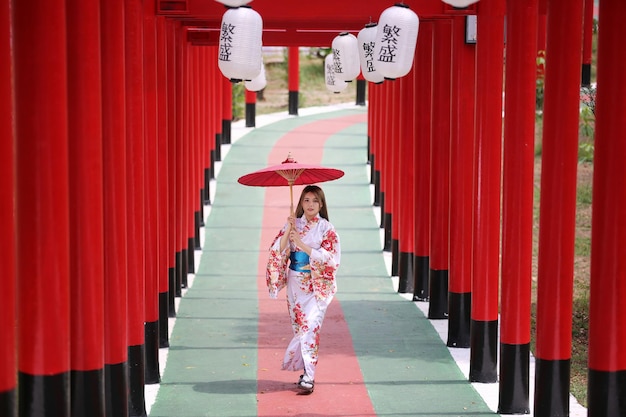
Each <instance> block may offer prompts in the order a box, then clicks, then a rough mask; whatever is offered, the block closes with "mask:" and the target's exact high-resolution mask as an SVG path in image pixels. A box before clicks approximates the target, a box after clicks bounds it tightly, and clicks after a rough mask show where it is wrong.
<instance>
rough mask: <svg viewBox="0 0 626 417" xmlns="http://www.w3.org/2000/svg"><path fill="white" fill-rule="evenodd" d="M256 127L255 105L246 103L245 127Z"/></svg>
mask: <svg viewBox="0 0 626 417" xmlns="http://www.w3.org/2000/svg"><path fill="white" fill-rule="evenodd" d="M255 126H256V103H246V127H255Z"/></svg>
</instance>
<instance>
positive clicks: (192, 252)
mask: <svg viewBox="0 0 626 417" xmlns="http://www.w3.org/2000/svg"><path fill="white" fill-rule="evenodd" d="M198 240H200V239H199V238H198ZM187 273H189V274H195V273H196V239H195V237H190V238H189V239H187Z"/></svg>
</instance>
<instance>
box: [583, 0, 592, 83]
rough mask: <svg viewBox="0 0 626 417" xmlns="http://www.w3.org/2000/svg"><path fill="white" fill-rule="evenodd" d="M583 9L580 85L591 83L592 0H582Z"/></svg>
mask: <svg viewBox="0 0 626 417" xmlns="http://www.w3.org/2000/svg"><path fill="white" fill-rule="evenodd" d="M584 1H585V9H584V15H583V65H582V74H581V85H583V86H587V87H588V86H590V85H591V61H592V53H593V7H594V4H593V3H594V0H584Z"/></svg>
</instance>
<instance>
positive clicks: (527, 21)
mask: <svg viewBox="0 0 626 417" xmlns="http://www.w3.org/2000/svg"><path fill="white" fill-rule="evenodd" d="M506 7H507V17H508V18H507V28H506V30H507V33H506V39H507V45H506V74H507V76H506V84H505V89H506V90H505V91H506V94H505V106H504V107H505V109H506V116H505V119H504V162H503V184H502V185H503V190H502V193H503V197H502V278H501V279H502V295H501V298H502V302H501V307H500V317H501V326H500V328H501V336H500V386H499V392H500V398H499V405H498V412H499V413H503V414H527V413H529V412H530V408H529V360H530V296H531V278H532V255H533V254H532V243H533V234H532V233H533V203H534V199H533V192H534V183H533V175H534V160H535V152H534V151H535V146H534V145H535V77H536V69H537V65H536V52H537V39H536V33H537V10H538V9H537V0H531V1H527V2H519V1H515V0H507V2H506Z"/></svg>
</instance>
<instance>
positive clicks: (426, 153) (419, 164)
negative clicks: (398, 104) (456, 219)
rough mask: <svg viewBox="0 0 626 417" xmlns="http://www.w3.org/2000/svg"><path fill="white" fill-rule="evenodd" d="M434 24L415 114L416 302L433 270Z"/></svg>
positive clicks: (422, 58) (427, 31)
mask: <svg viewBox="0 0 626 417" xmlns="http://www.w3.org/2000/svg"><path fill="white" fill-rule="evenodd" d="M433 27H434V23H433V22H429V21H425V22H422V23H421V24H420V34H419V37H418V38H417V48H416V53H415V54H416V55H415V65H416V66H417V68H416V69H415V72H414V74H415V77H416V79H415V94H414V99H415V105H414V109H415V112H414V114H413V122H414V123H413V130H414V132H415V133H414V136H415V146H414V148H413V150H414V152H415V154H414V161H415V168H416V171H415V183H414V192H413V195H414V198H413V207H414V210H415V212H414V214H413V215H414V218H415V224H414V227H415V231H414V232H415V252H414V255H415V260H414V261H413V272H414V278H413V279H414V286H413V287H414V288H413V300H414V301H426V300H428V294H429V286H428V274H429V270H430V260H429V254H430V227H429V226H430V136H431V129H432V125H431V119H430V115H431V112H432V84H431V80H432V59H433Z"/></svg>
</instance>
